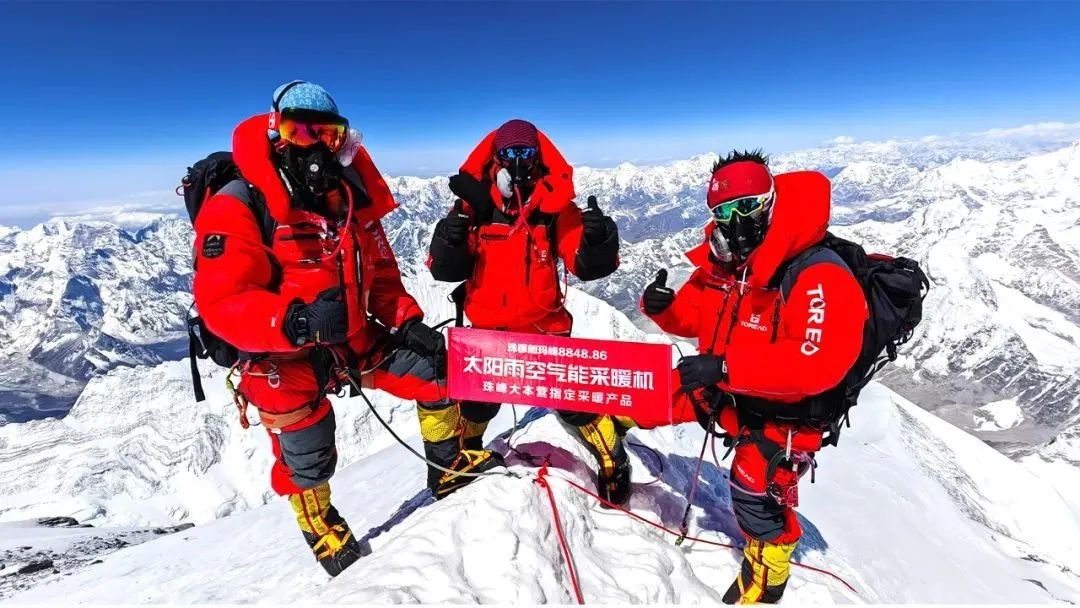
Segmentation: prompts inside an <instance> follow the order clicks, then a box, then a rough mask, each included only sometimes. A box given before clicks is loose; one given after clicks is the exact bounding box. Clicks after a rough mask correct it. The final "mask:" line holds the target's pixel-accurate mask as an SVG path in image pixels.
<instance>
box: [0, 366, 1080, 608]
mask: <svg viewBox="0 0 1080 608" xmlns="http://www.w3.org/2000/svg"><path fill="white" fill-rule="evenodd" d="M504 409H509V408H504ZM539 413H540V412H539V411H536V412H531V413H530V414H529V415H528V416H526V417H525V421H526V424H525V425H524V428H523V429H522V430H520V431H518V432H517V433H515V434H514V436H513V444H514V445H515V447H517V448H518V449H520V450H521V451H523V452H525V453H528V454H531V455H535V456H546V457H549V458H550V461H551V466H552V469H553V473H552V475H553V476H555V477H565V478H568V479H572V480H575V481H576V482H578V483H580V484H583V485H586V486H587V487H588V486H591V485H592V483H593V481H592V465H591V459H590V456H589V454H588V452H587V450H586V449H585V448H584V446H582V445H581V444H579V443H578V442H577V441H575V440H574V439H572V438H571V436H570V435H569V434H567V433H566V432H565V429H563V428H562V426H561V423H560V422H559V421H558V419H557V417H555V416H552V415H539V416H537V414H539ZM509 417H510V416H509V412H507V411H504V412H503V413H502V414H500V417H499V418H498V419H497V420H496V422H495V426H496V428H505V427H506V426H507V425H508V424H509V420H508V419H509ZM632 437H633V441H635V442H640V443H642V444H644V445H647V446H649V447H650V448H652V449H654V450H656V451H657V452H658V453H659V455H660V458H661V460H662V464H663V472H662V473H660V465H659V463H657V462H656V460H655V458H656V457H655V455H654V454H652V453H651V452H649V451H647V450H645V449H642V448H637V447H635V448H632V452H633V460H634V465H635V472H634V483H635V491H634V495H633V498H632V500H631V508H632V509H633V510H634V511H635V512H636V513H638V514H640V515H642V516H644V517H647V518H649V519H653V520H660V521H662V522H664V523H665V524H666V525H668V526H669V527H675V526H677V525H678V520H679V518H680V517H681V514H682V509H683V507H684V504H685V503H684V502H683V498H682V495H683V494H684V492H685V488H686V484H687V480H688V478H689V476H690V475H691V474H692V472H693V470H694V464H695V458H696V454H697V451H698V449H699V445H700V442H701V440H702V438H703V433H702V431H701V430H700V428H698V427H697V426H695V425H683V426H680V427H675V428H664V429H658V430H653V431H634V432H632ZM410 443H411V444H412V445H414V447H419V445H420V443H419V440H418V437H417V433H416V431H415V430H414V431H413V432H412V433H411V434H410ZM492 445H493V447H495V448H503V447H504V445H505V442H504V441H503V440H501V439H500V440H496V441H494V442H492ZM509 462H510V464H511V468H510V471H512V472H514V473H516V474H518V475H520V476H521V477H520V478H506V477H498V478H485V479H482V480H479V481H478V482H476V483H474V484H473V485H471V486H469V487H467V488H465V489H464V490H462V491H460V492H458V493H456V494H454V495H452V496H451V497H449V498H448V499H446V500H444V501H441V502H438V503H431V502H430V500H429V499H428V498H427V496H426V494H424V492H423V491H422V490H421V484H422V478H423V465H422V463H420V462H419V461H417V460H415V459H413V458H412V456H410V455H409V454H408V453H407V452H405V450H403V449H402V448H400V447H399V446H395V445H390V446H387V447H385V448H383V449H381V450H379V451H376V452H372V453H371V454H369V455H367V456H365V457H362V458H361V459H359V460H358V461H357V462H356V463H354V464H353V465H351V466H349V467H346V468H345V469H344V470H342V471H340V472H339V474H338V475H337V476H336V478H335V481H334V482H333V487H334V500H335V503H336V504H337V505H338V507H339V509H340V510H341V512H342V513H343V514H344V515H345V516H346V518H347V519H349V521H350V523H351V525H352V527H353V528H354V530H356V531H357V532H358V533H359V534H364V533H365V532H366V534H365V535H364V539H365V542H368V543H369V544H370V546H371V548H372V549H373V553H372V554H371V555H370V556H368V557H366V558H364V559H362V560H361V561H360V562H358V563H357V564H356V565H355V566H353V567H352V568H351V569H350V570H348V571H346V572H345V573H344V574H343V575H342V576H340V577H338V578H337V579H334V580H329V579H328V578H327V577H326V576H325V574H323V573H322V571H321V570H320V569H318V567H317V566H316V565H315V564H314V562H313V561H311V560H310V559H308V558H307V556H306V553H307V551H308V550H307V548H306V546H305V545H304V544H303V541H302V540H301V537H300V535H299V533H298V532H297V531H296V530H295V523H294V521H293V519H292V516H291V512H290V510H289V508H288V506H287V505H286V504H285V502H284V501H281V500H277V501H274V502H272V503H270V504H268V505H266V506H263V507H259V508H256V509H253V510H250V511H248V512H245V513H239V514H236V515H233V516H231V517H227V518H224V519H221V520H218V521H215V522H212V523H209V524H205V525H201V526H197V527H195V528H193V529H190V530H187V531H183V532H178V533H176V534H172V535H169V536H164V537H161V538H158V539H155V540H152V541H149V542H145V543H143V544H141V545H138V546H135V547H131V548H127V549H121V550H119V551H116V552H115V553H112V554H109V555H106V556H104V557H103V558H102V560H103V563H100V564H95V565H91V566H87V567H85V568H84V569H82V570H79V571H77V572H75V573H74V574H72V575H71V576H67V577H62V578H56V579H54V580H49V581H48V584H42V585H39V586H37V587H36V588H34V589H31V590H29V591H27V592H24V593H21V594H18V595H15V596H14V597H12V598H10V599H11V600H12V601H14V602H17V603H49V602H57V601H63V602H65V603H86V602H92V603H102V602H104V603H112V602H116V603H130V602H138V603H162V602H175V603H204V602H228V603H237V602H239V603H247V602H276V603H286V602H292V601H302V602H304V603H313V602H314V603H341V602H348V603H376V604H384V603H443V602H455V603H456V602H469V603H472V602H483V603H495V602H506V603H570V602H572V600H573V598H572V596H571V595H570V594H569V593H570V591H569V587H568V580H567V575H566V571H565V568H564V565H563V563H562V561H561V559H562V558H561V557H560V555H561V554H560V551H559V547H558V543H557V540H556V538H555V536H554V529H553V524H552V520H551V512H550V509H549V506H548V504H547V499H546V497H545V495H544V493H543V491H542V490H541V488H540V487H539V486H538V485H536V484H535V483H534V481H533V479H532V476H533V474H534V473H535V471H536V469H535V468H532V467H531V466H528V465H526V464H524V463H522V462H521V461H519V460H517V459H515V458H513V457H511V458H510V460H509ZM821 465H822V466H821V469H820V471H819V476H818V483H817V484H815V485H812V486H811V485H809V484H807V485H806V487H805V488H804V491H803V493H802V498H803V503H804V504H803V507H802V509H801V511H802V516H803V525H804V528H805V530H806V536H805V538H804V541H803V544H802V546H801V548H800V551H799V552H798V555H797V557H798V559H799V560H800V561H803V562H806V563H808V564H811V565H814V566H817V567H824V568H827V569H829V570H830V571H833V572H835V573H836V574H838V575H840V576H842V577H844V578H845V579H847V580H848V581H849V582H851V583H852V584H853V585H854V586H855V587H856V589H858V591H859V594H858V595H854V594H852V593H850V592H848V591H846V590H845V589H844V588H843V587H842V586H840V585H839V584H838V583H836V582H835V581H833V580H831V579H829V578H827V577H825V576H824V575H821V574H818V573H815V572H809V571H806V570H800V569H796V570H795V571H794V574H793V580H792V583H791V586H790V588H789V591H788V595H787V598H789V600H788V601H791V602H794V603H853V602H859V601H867V602H965V603H979V602H1023V603H1041V602H1052V601H1080V579H1078V578H1077V577H1076V575H1075V574H1073V573H1071V571H1069V570H1068V569H1067V568H1066V566H1065V564H1066V563H1067V560H1069V559H1070V558H1071V556H1072V553H1073V551H1074V548H1075V546H1077V543H1080V514H1078V513H1077V511H1076V510H1075V509H1074V508H1073V507H1070V506H1069V505H1068V504H1067V503H1066V502H1065V501H1064V500H1063V499H1062V498H1061V497H1060V496H1059V495H1058V494H1057V493H1056V492H1055V491H1054V490H1053V489H1051V488H1049V487H1048V486H1047V485H1046V484H1044V483H1042V482H1040V481H1039V480H1038V479H1036V478H1035V477H1034V476H1033V475H1031V474H1030V473H1029V472H1027V471H1026V470H1025V469H1024V468H1023V467H1022V466H1020V465H1018V464H1016V463H1014V462H1012V461H1010V460H1008V459H1007V458H1006V457H1004V456H1002V455H1000V454H998V453H996V452H994V451H993V450H992V449H991V448H989V447H988V446H986V445H985V444H983V443H982V442H980V441H978V440H977V439H975V438H973V437H971V436H969V435H967V434H965V433H963V432H962V431H960V430H958V429H955V428H953V427H951V426H949V425H948V424H946V423H944V422H942V421H941V420H939V419H937V418H935V417H934V416H933V415H931V414H928V413H926V412H924V411H922V410H921V409H919V408H918V407H916V406H914V405H913V404H911V403H909V402H907V401H905V400H903V399H902V398H900V397H898V396H896V395H895V394H893V393H891V392H890V391H888V390H887V389H884V388H883V387H880V386H877V385H874V386H872V387H870V388H869V389H868V391H867V393H866V395H865V398H864V400H863V403H862V404H861V405H860V407H859V409H858V410H857V416H856V421H855V425H854V427H853V428H852V429H850V430H849V431H847V432H846V433H845V436H844V437H843V439H842V441H841V443H840V446H839V447H838V448H837V449H834V450H829V451H826V452H823V453H822V454H821ZM658 473H659V474H660V481H659V482H657V483H654V484H650V485H647V484H649V482H650V481H651V480H653V479H655V477H654V475H656V474H658ZM726 478H727V466H726V464H724V465H721V467H720V468H717V467H716V466H715V465H714V464H712V463H711V462H706V465H705V466H704V468H703V481H702V485H701V489H700V492H699V494H698V498H697V499H696V500H695V507H694V519H693V524H692V534H696V535H701V536H702V537H704V538H707V539H713V540H717V541H720V542H737V537H738V534H737V532H736V530H737V528H736V527H735V522H734V520H733V516H732V515H731V513H730V510H729V509H730V499H729V495H728V490H727V482H726ZM551 484H552V488H553V489H554V492H555V495H556V498H557V501H558V506H559V511H560V515H561V518H562V520H561V521H562V524H563V526H564V530H565V532H566V535H567V537H568V538H569V543H570V547H571V551H572V553H573V555H574V559H575V565H576V566H577V569H578V572H579V577H580V580H581V584H582V589H583V593H584V596H585V598H586V601H587V602H591V603H598V602H622V603H702V602H708V603H717V602H718V601H719V596H720V594H721V593H722V592H723V590H724V589H725V588H726V586H727V584H728V583H729V582H730V580H731V579H732V578H733V577H734V575H735V572H736V570H737V567H738V559H739V555H738V553H737V552H736V551H734V550H729V549H723V548H717V547H710V546H706V545H702V544H700V543H693V542H688V543H687V544H686V545H685V546H684V547H682V548H678V547H675V546H674V544H673V543H672V538H671V537H669V536H665V535H662V534H661V533H659V532H658V531H656V530H655V529H653V528H651V527H649V526H646V525H645V524H642V523H639V522H636V521H634V520H632V519H630V518H628V517H626V516H625V515H623V514H620V513H617V512H611V511H606V510H603V509H601V508H599V506H598V505H597V504H595V502H594V501H593V500H592V499H591V498H588V497H586V496H585V495H583V494H580V493H578V492H577V491H576V490H573V489H572V488H570V487H569V486H568V485H566V484H565V483H563V482H561V481H558V480H557V479H556V480H552V481H551ZM417 505H419V506H417ZM120 581H123V584H117V583H118V582H120Z"/></svg>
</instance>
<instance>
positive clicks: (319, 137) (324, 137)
mask: <svg viewBox="0 0 1080 608" xmlns="http://www.w3.org/2000/svg"><path fill="white" fill-rule="evenodd" d="M278 134H279V135H281V139H283V140H285V141H287V142H289V143H290V144H293V145H296V146H300V147H301V148H306V147H308V146H313V145H315V144H317V143H319V142H322V143H324V144H326V147H327V148H330V151H331V152H337V151H338V150H340V149H341V148H342V147H344V146H345V142H346V141H347V140H348V139H349V123H347V122H327V121H326V120H318V119H312V118H305V117H299V116H296V117H294V116H289V117H284V116H283V117H282V118H281V122H280V123H279V124H278Z"/></svg>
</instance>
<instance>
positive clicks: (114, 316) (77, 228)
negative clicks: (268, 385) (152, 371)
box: [0, 218, 191, 424]
mask: <svg viewBox="0 0 1080 608" xmlns="http://www.w3.org/2000/svg"><path fill="white" fill-rule="evenodd" d="M190 249H191V232H190V229H189V227H188V226H186V225H185V224H184V223H182V222H180V221H179V220H177V219H175V218H161V219H158V220H156V221H153V222H151V223H148V224H145V225H143V226H142V227H141V228H138V229H126V228H121V227H119V226H117V225H114V224H111V223H108V222H71V221H65V220H54V221H51V222H49V223H46V224H41V225H39V226H36V227H34V228H33V229H31V230H26V231H20V230H14V229H7V230H4V231H0V424H2V423H3V422H4V420H5V418H6V419H9V420H13V421H19V420H25V419H33V418H39V417H41V416H42V415H43V414H44V415H48V414H53V415H56V414H62V413H64V412H66V411H67V410H68V409H69V408H70V407H71V404H72V403H73V402H74V400H75V398H76V397H77V396H78V394H79V391H80V390H81V388H82V385H83V384H84V383H85V382H86V380H87V379H89V378H90V377H93V376H94V375H96V374H100V373H104V372H105V371H108V370H109V369H111V368H113V367H115V366H117V365H137V364H144V363H156V362H160V361H163V360H166V359H176V358H179V357H180V356H182V353H186V352H187V351H186V348H183V345H182V344H180V338H181V337H182V336H184V335H186V334H184V333H183V328H184V314H185V311H186V310H187V307H188V305H189V304H190V296H188V295H187V292H188V291H189V290H190V282H191V255H190V253H189V252H190ZM185 344H186V343H185Z"/></svg>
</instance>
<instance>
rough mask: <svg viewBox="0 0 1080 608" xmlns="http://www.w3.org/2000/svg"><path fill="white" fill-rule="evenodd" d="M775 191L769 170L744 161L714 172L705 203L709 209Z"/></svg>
mask: <svg viewBox="0 0 1080 608" xmlns="http://www.w3.org/2000/svg"><path fill="white" fill-rule="evenodd" d="M772 189H773V176H772V172H770V171H769V168H768V167H767V166H765V165H763V164H761V163H759V162H756V161H752V160H742V161H738V162H734V163H731V164H729V165H724V166H723V167H720V168H719V169H717V170H716V171H714V172H713V175H712V180H711V181H710V182H709V191H708V192H707V193H706V194H705V203H706V204H707V205H708V206H709V209H713V208H715V207H716V206H717V205H719V204H721V203H726V202H727V201H733V200H735V199H737V198H743V197H746V196H758V195H760V194H768V193H769V191H771V190H772Z"/></svg>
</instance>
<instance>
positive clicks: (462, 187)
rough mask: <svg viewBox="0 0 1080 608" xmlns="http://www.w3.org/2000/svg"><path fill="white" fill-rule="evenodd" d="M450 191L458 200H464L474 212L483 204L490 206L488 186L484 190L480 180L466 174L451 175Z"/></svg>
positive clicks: (489, 189)
mask: <svg viewBox="0 0 1080 608" xmlns="http://www.w3.org/2000/svg"><path fill="white" fill-rule="evenodd" d="M450 191H451V192H453V193H454V194H456V195H457V197H458V198H460V199H464V200H465V201H466V202H467V203H469V205H470V206H471V207H472V208H473V209H474V210H475V209H478V208H480V207H482V206H483V205H485V204H487V205H490V204H492V202H491V188H490V186H488V187H486V188H485V187H484V184H482V183H481V182H480V180H478V179H476V178H475V177H473V176H472V175H469V174H468V173H458V174H457V175H451V176H450Z"/></svg>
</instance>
